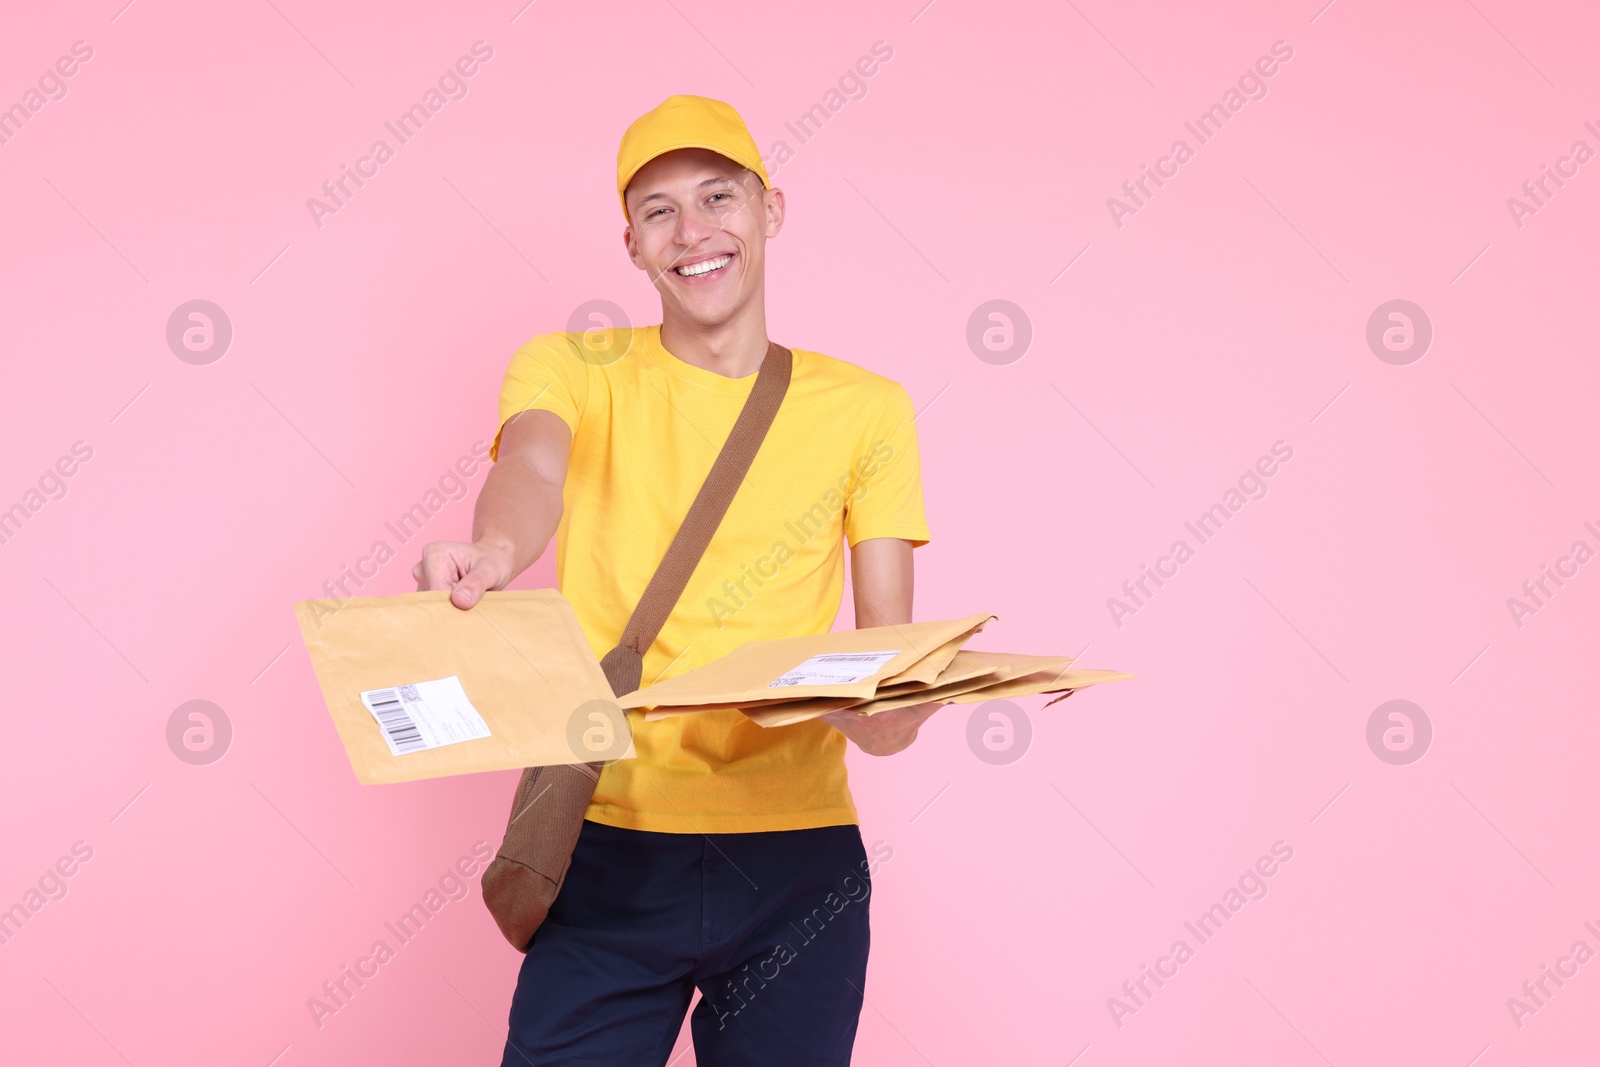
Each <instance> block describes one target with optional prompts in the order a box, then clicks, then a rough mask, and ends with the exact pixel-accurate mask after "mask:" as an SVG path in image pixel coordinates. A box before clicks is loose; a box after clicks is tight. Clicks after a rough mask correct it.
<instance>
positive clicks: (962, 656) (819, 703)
mask: <svg viewBox="0 0 1600 1067" xmlns="http://www.w3.org/2000/svg"><path fill="white" fill-rule="evenodd" d="M968 636H970V635H968ZM964 640H966V636H963V637H960V638H957V641H964ZM955 645H956V641H951V642H949V643H948V644H947V645H945V646H942V647H941V650H940V654H942V652H943V648H950V647H954V646H955ZM958 652H959V650H958ZM1067 662H1069V663H1070V662H1071V661H1070V660H1068V661H1067ZM1061 666H1065V663H1063V664H1061ZM920 667H921V664H918V665H917V667H913V668H912V670H913V671H918V672H919V673H928V674H929V676H930V677H933V678H934V679H935V680H933V681H929V682H897V681H895V680H894V679H893V678H885V679H884V680H883V681H881V682H879V683H878V691H877V692H876V693H874V694H873V696H872V697H871V698H870V699H873V700H882V699H884V698H885V697H893V696H901V695H904V694H906V693H920V692H924V691H926V690H928V689H931V688H933V687H934V686H943V685H949V684H950V683H952V682H964V681H966V680H968V679H970V678H977V677H979V676H980V675H986V674H994V673H995V672H996V671H998V670H1000V667H1001V663H1000V662H999V661H998V660H995V659H992V658H987V657H983V656H978V655H972V654H969V653H966V652H959V654H958V653H957V652H952V653H951V660H950V662H949V663H947V664H946V665H945V666H944V668H943V669H941V670H939V671H937V672H920V671H919V668H920ZM1036 669H1037V668H1036ZM898 677H904V674H902V675H899V676H898ZM860 703H862V699H861V698H860V697H812V698H810V699H809V700H780V701H765V702H762V703H760V704H753V703H751V702H749V701H745V702H744V703H740V704H698V705H696V706H694V707H692V708H681V707H671V706H668V707H663V708H653V709H651V710H650V711H647V712H645V713H644V717H645V718H646V719H647V720H649V721H651V722H654V721H655V720H656V719H665V718H668V717H669V716H672V715H688V714H692V713H694V712H697V711H724V710H737V711H743V710H746V709H748V710H750V711H752V712H754V711H760V712H762V713H763V714H766V713H769V712H770V713H772V714H771V716H770V718H769V720H768V721H770V723H771V724H772V725H774V726H781V725H783V724H784V723H788V722H800V721H801V720H803V719H808V718H814V717H815V716H814V715H813V714H812V713H813V712H814V713H815V714H817V715H820V714H823V713H826V712H829V711H838V710H839V709H840V708H849V707H854V706H855V705H857V704H860ZM794 712H800V713H801V714H798V715H792V714H791V713H794Z"/></svg>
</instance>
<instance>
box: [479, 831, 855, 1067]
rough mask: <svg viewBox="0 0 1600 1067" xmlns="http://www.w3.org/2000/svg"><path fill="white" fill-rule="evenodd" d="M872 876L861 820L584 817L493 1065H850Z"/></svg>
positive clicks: (528, 960) (532, 948) (528, 959)
mask: <svg viewBox="0 0 1600 1067" xmlns="http://www.w3.org/2000/svg"><path fill="white" fill-rule="evenodd" d="M871 893H872V883H871V878H870V873H869V867H868V862H867V857H866V850H865V849H864V848H863V847H862V843H861V830H860V827H858V826H856V825H854V824H850V825H842V826H823V827H818V828H816V829H809V830H775V831H767V832H763V833H743V834H666V833H655V832H652V831H645V830H627V829H622V828H619V827H613V826H606V825H603V824H601V823H597V822H590V821H587V820H586V821H585V822H584V824H583V830H582V832H581V833H580V835H579V837H578V847H577V850H576V851H575V852H574V853H573V857H572V866H571V868H570V869H569V870H568V871H567V877H566V881H565V882H564V883H563V884H562V886H561V892H560V894H559V895H558V896H557V897H556V900H555V903H554V905H553V906H552V907H551V909H550V914H549V916H548V917H547V918H546V919H545V921H544V923H543V925H541V926H540V927H539V930H538V932H537V933H536V934H535V935H534V939H533V943H532V944H531V945H530V946H529V947H528V954H527V957H526V959H524V960H523V963H522V971H521V973H520V974H519V975H518V977H517V991H516V994H515V996H513V998H512V1001H511V1032H510V1035H509V1037H508V1039H507V1041H506V1048H505V1055H504V1057H503V1058H502V1060H501V1064H502V1067H566V1065H568V1064H599V1065H607V1067H611V1065H615V1067H661V1065H663V1064H665V1063H666V1062H667V1056H668V1055H669V1054H670V1053H671V1051H672V1046H673V1043H674V1042H675V1041H676V1039H677V1037H678V1033H679V1031H680V1029H681V1028H682V1026H683V1016H684V1012H686V1011H687V1010H688V1007H689V1000H690V998H691V996H692V995H693V990H694V988H696V987H698V988H699V990H700V995H701V1000H700V1003H699V1004H697V1005H696V1006H695V1010H694V1016H693V1018H692V1020H691V1022H690V1028H691V1032H692V1033H693V1035H694V1049H695V1060H696V1063H698V1064H699V1067H734V1065H739V1067H746V1065H749V1064H760V1065H761V1067H784V1065H788V1064H794V1065H796V1067H800V1065H804V1067H834V1065H847V1064H849V1062H850V1052H851V1048H852V1046H853V1045H854V1044H855V1035H856V1022H857V1020H858V1018H859V1017H860V1013H861V1003H862V999H863V996H864V991H865V989H866V973H867V948H868V940H869V938H868V922H867V906H868V903H869V898H870V897H871Z"/></svg>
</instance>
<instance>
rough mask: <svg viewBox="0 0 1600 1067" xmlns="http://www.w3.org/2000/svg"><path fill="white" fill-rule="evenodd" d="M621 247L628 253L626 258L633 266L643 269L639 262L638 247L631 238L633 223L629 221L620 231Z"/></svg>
mask: <svg viewBox="0 0 1600 1067" xmlns="http://www.w3.org/2000/svg"><path fill="white" fill-rule="evenodd" d="M622 247H623V248H624V249H625V250H626V251H627V253H628V259H629V261H631V262H632V263H633V265H634V266H635V267H638V268H639V269H640V270H644V269H645V266H644V264H643V263H641V262H639V248H638V245H637V244H635V242H634V240H633V224H632V223H631V222H630V223H629V224H628V225H627V226H626V227H625V228H624V229H623V231H622Z"/></svg>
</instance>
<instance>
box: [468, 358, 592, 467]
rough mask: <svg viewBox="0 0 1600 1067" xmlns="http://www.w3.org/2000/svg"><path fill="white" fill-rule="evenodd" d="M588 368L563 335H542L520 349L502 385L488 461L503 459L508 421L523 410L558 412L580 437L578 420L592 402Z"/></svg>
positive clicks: (574, 434)
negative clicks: (502, 443)
mask: <svg viewBox="0 0 1600 1067" xmlns="http://www.w3.org/2000/svg"><path fill="white" fill-rule="evenodd" d="M588 366H589V364H587V363H586V362H585V361H584V359H583V357H582V356H581V355H580V354H579V353H578V350H577V346H576V345H575V344H574V343H573V341H572V339H571V337H569V336H568V335H567V334H564V333H544V334H540V335H539V336H537V337H535V338H533V339H532V340H530V341H527V342H525V343H524V344H523V345H522V346H521V347H520V348H518V349H517V350H516V352H514V353H513V354H512V356H511V363H510V365H509V366H507V367H506V376H505V380H504V381H503V382H502V383H501V385H500V422H499V424H498V428H497V429H496V430H495V434H494V441H493V442H492V443H491V444H490V445H489V458H490V459H491V460H498V459H499V458H500V434H501V433H502V432H504V430H505V426H506V423H507V422H508V421H510V420H511V419H512V418H513V417H514V416H516V415H519V414H521V413H522V412H524V411H529V410H534V409H537V410H540V411H552V412H555V414H556V415H558V416H560V418H561V421H562V422H565V423H566V424H567V429H569V430H571V431H572V433H573V436H577V433H578V420H579V419H580V418H581V417H582V416H583V408H584V404H585V403H586V402H587V401H588V399H589V378H588V375H587V373H586V371H587V369H588Z"/></svg>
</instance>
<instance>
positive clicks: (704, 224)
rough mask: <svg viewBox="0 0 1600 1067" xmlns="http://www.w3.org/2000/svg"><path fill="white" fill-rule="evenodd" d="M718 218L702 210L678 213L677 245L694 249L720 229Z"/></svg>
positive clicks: (692, 209) (690, 209)
mask: <svg viewBox="0 0 1600 1067" xmlns="http://www.w3.org/2000/svg"><path fill="white" fill-rule="evenodd" d="M719 228H720V227H719V225H718V222H717V218H716V216H714V215H713V214H712V213H711V212H708V211H704V210H702V209H700V208H689V209H687V210H685V211H680V212H678V229H677V232H676V233H675V234H674V236H675V238H676V240H677V243H678V244H679V245H681V246H683V247H684V248H693V247H694V246H695V245H697V244H699V243H700V242H701V241H704V240H705V239H706V238H707V237H709V236H710V235H711V234H713V233H715V232H716V231H717V230H718V229H719Z"/></svg>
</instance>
